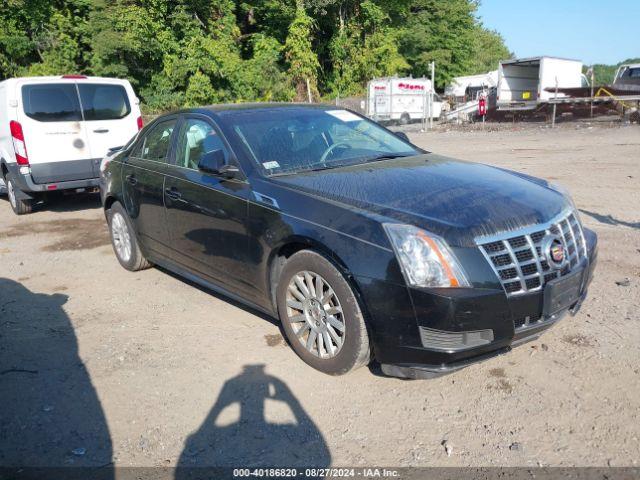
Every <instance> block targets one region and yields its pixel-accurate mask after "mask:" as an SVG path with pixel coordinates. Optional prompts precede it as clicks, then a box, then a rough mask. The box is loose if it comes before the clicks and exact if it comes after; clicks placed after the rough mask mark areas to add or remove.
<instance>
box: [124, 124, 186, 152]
mask: <svg viewBox="0 0 640 480" xmlns="http://www.w3.org/2000/svg"><path fill="white" fill-rule="evenodd" d="M175 126H176V120H175V119H172V120H166V121H164V122H160V123H158V124H157V125H156V126H155V127H153V129H152V130H151V131H150V132H149V133H148V134H147V135H146V136H145V137H144V138H142V139H140V141H139V143H138V145H137V146H136V147H135V149H134V152H133V154H132V156H133V157H138V158H142V159H145V160H153V161H154V162H166V161H167V153H168V152H169V147H170V146H171V134H172V133H173V129H174V128H175Z"/></svg>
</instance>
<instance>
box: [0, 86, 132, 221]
mask: <svg viewBox="0 0 640 480" xmlns="http://www.w3.org/2000/svg"><path fill="white" fill-rule="evenodd" d="M139 103H140V101H139V100H138V98H137V97H136V95H135V93H134V91H133V88H132V87H131V84H130V83H129V82H128V81H126V80H118V79H114V78H98V77H85V76H82V75H65V76H62V77H25V78H11V79H9V80H5V81H3V82H0V174H1V175H0V178H2V179H3V180H4V183H5V185H6V190H7V194H8V196H9V202H10V203H11V207H12V208H13V211H14V212H15V213H16V214H18V215H21V214H24V213H29V212H31V208H32V205H33V204H34V203H35V202H37V201H39V200H41V199H42V198H43V196H44V193H46V192H52V191H59V190H66V191H69V190H71V191H78V192H80V191H86V190H88V189H95V188H97V186H98V182H99V174H100V171H99V168H100V161H101V160H102V158H103V157H104V156H105V155H106V154H107V152H108V151H109V149H111V148H115V147H119V146H122V145H124V144H125V143H127V141H128V140H129V139H130V138H131V137H132V136H133V135H135V134H136V132H138V130H140V129H141V128H142V117H141V115H140V107H139Z"/></svg>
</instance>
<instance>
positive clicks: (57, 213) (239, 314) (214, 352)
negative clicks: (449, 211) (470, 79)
mask: <svg viewBox="0 0 640 480" xmlns="http://www.w3.org/2000/svg"><path fill="white" fill-rule="evenodd" d="M409 134H410V136H411V138H412V139H413V141H415V142H416V143H417V144H418V145H420V146H422V147H424V148H427V149H429V150H432V151H435V152H437V153H442V154H445V155H449V156H454V157H459V158H463V159H467V160H476V161H481V162H486V163H491V164H495V165H499V166H503V167H507V168H511V169H514V170H518V171H523V172H526V173H528V174H531V175H536V176H540V177H543V178H546V179H548V180H553V181H555V182H558V183H561V184H563V185H565V186H566V187H568V188H569V189H570V190H571V192H572V193H573V196H574V198H575V201H576V203H577V205H578V207H579V208H580V210H581V212H582V213H581V217H582V220H583V222H584V223H585V224H586V226H588V227H589V228H592V229H594V230H595V231H597V233H598V235H599V238H600V258H599V265H598V268H597V271H596V277H595V279H594V282H593V285H592V288H591V292H590V297H589V299H588V300H587V302H586V303H585V305H584V307H583V309H582V311H581V312H580V313H579V314H578V315H577V316H575V317H572V318H571V317H569V318H566V319H564V320H563V321H562V322H560V323H559V324H557V325H556V326H555V327H554V328H553V329H551V330H550V331H548V332H547V333H546V334H545V335H543V336H542V337H541V338H540V339H539V340H537V341H535V342H533V343H529V344H526V345H523V346H521V347H518V348H516V349H514V350H513V351H512V352H511V353H509V354H508V355H504V356H500V357H497V358H494V359H491V360H489V361H487V362H485V363H481V364H477V365H474V366H471V367H469V368H467V369H464V370H462V371H460V372H458V373H455V374H453V375H449V376H445V377H441V378H439V379H435V380H429V381H403V380H399V379H394V378H385V377H383V376H381V375H380V374H379V373H378V372H377V371H376V370H375V369H372V370H371V369H367V368H363V369H360V370H358V371H357V372H355V373H353V374H351V375H349V376H346V377H340V378H333V377H328V376H325V375H323V374H321V373H318V372H316V371H314V370H312V369H311V368H309V367H307V366H306V365H305V364H303V363H302V362H301V361H300V360H299V359H298V358H297V357H296V356H295V355H294V354H293V352H292V351H291V350H290V349H289V348H288V347H287V346H286V345H285V343H284V341H283V339H282V337H281V336H280V332H279V329H278V327H277V325H276V324H275V323H274V322H273V321H272V320H270V319H268V318H266V317H264V316H262V315H260V314H258V313H256V312H254V311H251V310H249V309H247V308H244V307H242V306H241V305H239V304H237V303H234V302H231V301H228V300H227V299H225V298H223V297H220V296H217V295H215V294H213V293H211V292H208V291H204V290H202V289H199V288H197V287H194V286H193V285H191V284H190V283H188V282H186V281H184V280H181V279H179V278H176V277H175V276H173V275H171V274H169V273H167V272H165V271H161V270H158V269H151V270H147V271H143V272H138V273H129V272H127V271H125V270H123V269H122V268H121V267H120V265H119V264H118V262H117V261H116V259H115V257H114V255H113V252H112V250H111V246H110V244H109V239H108V235H107V229H106V225H105V222H104V220H103V216H102V212H101V210H100V207H99V203H98V200H97V198H96V197H95V196H86V197H75V198H74V197H69V198H63V199H58V200H56V201H54V202H53V203H52V204H51V205H49V206H48V207H47V208H43V209H39V210H38V211H37V212H36V213H34V214H32V215H29V216H25V217H20V218H18V217H16V216H14V215H13V214H12V213H11V211H10V207H9V204H8V202H7V201H6V199H5V198H3V199H0V465H5V466H6V465H15V464H28V465H108V464H110V463H111V462H113V464H115V465H117V466H176V465H185V466H191V465H235V466H244V465H247V464H251V463H260V464H272V465H273V464H290V465H291V464H299V465H309V464H313V465H317V466H327V465H353V466H358V465H360V466H370V465H387V466H491V465H504V466H536V465H544V466H549V465H552V466H607V465H614V466H619V465H620V466H621V465H625V466H631V465H634V466H637V465H638V462H639V461H640V455H639V454H640V442H639V440H638V438H639V437H640V414H639V412H640V348H639V345H640V314H639V313H638V312H639V310H640V208H639V207H640V189H639V188H638V187H639V185H640V127H638V126H618V127H616V128H610V127H607V126H602V125H596V126H588V125H587V124H563V125H561V126H560V128H557V129H555V130H550V129H548V128H544V127H540V126H536V125H524V126H520V125H510V124H507V125H503V126H500V127H499V128H495V127H491V126H487V127H486V130H485V131H482V130H480V129H479V128H476V130H473V131H468V130H467V131H464V130H462V129H460V128H453V127H452V128H449V129H448V130H445V129H441V130H439V131H437V132H432V133H420V132H419V131H416V129H414V130H412V131H411V132H410V133H409Z"/></svg>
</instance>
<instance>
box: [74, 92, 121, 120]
mask: <svg viewBox="0 0 640 480" xmlns="http://www.w3.org/2000/svg"><path fill="white" fill-rule="evenodd" d="M78 90H79V92H80V101H81V102H82V113H83V114H84V119H85V120H89V121H91V120H118V119H120V118H124V117H126V116H127V115H129V113H131V105H130V104H129V97H128V95H127V91H126V90H125V89H124V87H123V86H122V85H107V84H87V83H79V84H78Z"/></svg>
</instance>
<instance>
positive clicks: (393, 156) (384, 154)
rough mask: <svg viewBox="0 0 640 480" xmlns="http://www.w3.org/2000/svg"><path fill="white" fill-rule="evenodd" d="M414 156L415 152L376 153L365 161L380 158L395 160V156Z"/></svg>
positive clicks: (376, 160)
mask: <svg viewBox="0 0 640 480" xmlns="http://www.w3.org/2000/svg"><path fill="white" fill-rule="evenodd" d="M404 157H413V154H408V155H407V154H406V153H404V154H400V153H383V154H382V155H376V156H375V157H370V158H367V159H366V160H365V162H367V163H369V162H378V161H380V160H393V159H394V158H404Z"/></svg>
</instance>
